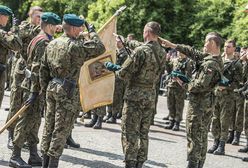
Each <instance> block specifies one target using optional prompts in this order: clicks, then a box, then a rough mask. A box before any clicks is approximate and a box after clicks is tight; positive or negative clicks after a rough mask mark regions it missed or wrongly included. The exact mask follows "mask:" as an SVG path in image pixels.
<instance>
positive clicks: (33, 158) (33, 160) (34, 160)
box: [28, 145, 42, 166]
mask: <svg viewBox="0 0 248 168" xmlns="http://www.w3.org/2000/svg"><path fill="white" fill-rule="evenodd" d="M28 164H29V165H31V166H42V159H41V157H40V156H39V155H38V152H37V145H32V146H30V147H29V159H28Z"/></svg>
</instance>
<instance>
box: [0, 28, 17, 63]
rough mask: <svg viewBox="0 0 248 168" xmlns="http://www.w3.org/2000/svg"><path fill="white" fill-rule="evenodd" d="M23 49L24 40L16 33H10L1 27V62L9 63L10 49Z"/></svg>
mask: <svg viewBox="0 0 248 168" xmlns="http://www.w3.org/2000/svg"><path fill="white" fill-rule="evenodd" d="M21 49H22V42H21V40H20V38H19V37H18V36H17V35H15V34H8V33H7V32H6V31H4V30H3V29H1V28H0V50H1V52H0V63H1V64H4V65H5V64H6V63H7V60H8V58H7V56H8V50H13V51H19V50H21Z"/></svg>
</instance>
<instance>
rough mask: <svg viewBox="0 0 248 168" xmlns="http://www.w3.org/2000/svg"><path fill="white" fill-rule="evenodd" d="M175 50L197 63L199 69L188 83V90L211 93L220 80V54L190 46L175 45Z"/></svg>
mask: <svg viewBox="0 0 248 168" xmlns="http://www.w3.org/2000/svg"><path fill="white" fill-rule="evenodd" d="M176 50H178V51H179V52H181V53H183V54H185V55H186V56H187V57H189V58H191V59H192V60H193V61H196V62H198V63H199V65H200V66H199V69H198V70H197V71H196V74H195V76H194V78H193V79H192V80H191V82H190V83H189V84H188V91H189V92H190V93H193V94H198V95H202V94H203V95H207V94H209V93H213V91H214V89H215V87H216V86H217V85H218V83H219V81H220V80H221V75H222V71H223V62H222V59H221V56H214V55H210V54H206V53H202V52H200V51H198V50H196V49H194V48H192V47H190V46H185V45H177V47H176Z"/></svg>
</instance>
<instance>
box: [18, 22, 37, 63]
mask: <svg viewBox="0 0 248 168" xmlns="http://www.w3.org/2000/svg"><path fill="white" fill-rule="evenodd" d="M40 31H41V29H40V26H35V25H32V24H31V23H30V22H28V21H23V22H22V23H21V24H20V25H19V28H18V36H19V37H20V38H21V40H22V44H23V47H22V50H21V52H20V54H21V56H22V57H23V58H24V60H26V61H27V48H28V45H29V43H30V41H31V40H32V39H33V38H34V37H35V36H37V35H38V34H39V33H40Z"/></svg>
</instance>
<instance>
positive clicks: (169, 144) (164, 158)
mask: <svg viewBox="0 0 248 168" xmlns="http://www.w3.org/2000/svg"><path fill="white" fill-rule="evenodd" d="M186 106H187V103H186ZM6 107H9V92H6V93H5V97H4V101H3V104H2V107H1V109H0V126H3V125H4V123H5V120H6V117H7V114H8V111H5V110H4V109H5V108H6ZM186 109H187V107H185V110H184V115H185V112H186ZM167 114H168V110H167V105H166V97H162V96H160V97H159V102H158V114H157V115H156V118H155V126H151V130H150V133H149V137H150V144H149V156H148V161H147V162H145V166H144V167H145V168H186V164H187V162H186V152H187V149H186V145H187V144H186V133H185V122H184V121H183V122H182V126H181V130H180V131H178V132H174V131H171V130H166V129H164V128H163V127H164V126H165V121H163V120H162V118H163V117H165V116H166V115H167ZM184 118H185V117H184ZM85 122H88V120H85ZM43 124H44V119H43V120H42V126H41V128H40V132H39V134H40V136H41V134H42V129H43ZM73 138H74V139H75V141H76V142H79V143H80V144H81V148H79V149H74V148H69V149H65V150H64V152H63V155H62V157H61V158H60V164H59V167H60V168H122V167H124V163H123V159H124V156H123V153H122V147H121V140H120V139H121V131H120V121H119V122H118V124H115V125H111V124H103V129H102V130H94V129H92V128H85V127H84V126H83V123H80V122H78V123H77V124H75V128H74V129H73ZM212 142H213V139H212V137H211V134H209V146H211V145H212ZM6 144H7V131H5V132H3V133H2V134H1V135H0V168H6V167H8V161H9V158H10V156H11V151H10V150H9V149H7V147H6ZM244 144H245V139H244V136H243V135H242V138H241V146H232V145H227V146H226V155H225V156H214V155H211V154H207V159H206V163H205V166H204V168H247V167H248V163H245V162H242V160H241V158H242V157H244V156H248V154H241V153H238V152H237V150H238V149H239V148H241V147H242V146H244ZM22 156H23V159H24V160H26V161H27V160H28V151H27V150H23V152H22Z"/></svg>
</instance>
